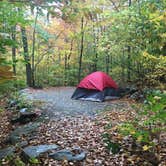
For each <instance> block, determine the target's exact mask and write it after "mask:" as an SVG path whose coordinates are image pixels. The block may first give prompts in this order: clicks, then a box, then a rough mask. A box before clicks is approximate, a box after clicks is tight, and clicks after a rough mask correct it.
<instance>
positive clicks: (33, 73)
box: [31, 8, 38, 87]
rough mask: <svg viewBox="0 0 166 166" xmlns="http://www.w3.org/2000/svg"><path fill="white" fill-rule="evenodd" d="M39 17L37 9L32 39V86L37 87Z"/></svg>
mask: <svg viewBox="0 0 166 166" xmlns="http://www.w3.org/2000/svg"><path fill="white" fill-rule="evenodd" d="M37 17H38V8H37V13H36V17H35V24H34V29H33V38H32V55H31V57H32V86H33V87H34V86H35V42H36V38H35V33H36V24H37Z"/></svg>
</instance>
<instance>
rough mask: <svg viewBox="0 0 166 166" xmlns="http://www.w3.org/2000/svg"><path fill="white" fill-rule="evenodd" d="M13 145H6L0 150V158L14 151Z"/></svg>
mask: <svg viewBox="0 0 166 166" xmlns="http://www.w3.org/2000/svg"><path fill="white" fill-rule="evenodd" d="M14 150H15V148H14V147H8V148H5V149H1V150H0V160H1V159H3V158H5V157H7V156H10V155H12V154H13V153H14Z"/></svg>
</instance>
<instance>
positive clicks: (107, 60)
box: [105, 54, 110, 74]
mask: <svg viewBox="0 0 166 166" xmlns="http://www.w3.org/2000/svg"><path fill="white" fill-rule="evenodd" d="M105 60H106V73H107V74H109V63H110V57H109V55H108V54H106V59H105Z"/></svg>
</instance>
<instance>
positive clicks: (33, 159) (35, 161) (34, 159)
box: [29, 158, 40, 164]
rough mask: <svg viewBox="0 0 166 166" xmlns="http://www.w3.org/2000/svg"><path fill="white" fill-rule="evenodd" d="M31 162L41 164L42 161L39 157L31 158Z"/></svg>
mask: <svg viewBox="0 0 166 166" xmlns="http://www.w3.org/2000/svg"><path fill="white" fill-rule="evenodd" d="M29 162H30V163H31V164H39V163H40V161H39V160H38V159H37V158H31V159H29Z"/></svg>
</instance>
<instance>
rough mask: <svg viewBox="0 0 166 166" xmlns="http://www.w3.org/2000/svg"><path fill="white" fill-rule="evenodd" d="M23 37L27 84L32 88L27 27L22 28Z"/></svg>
mask: <svg viewBox="0 0 166 166" xmlns="http://www.w3.org/2000/svg"><path fill="white" fill-rule="evenodd" d="M21 35H22V42H23V49H24V60H25V62H26V82H27V85H28V86H30V87H32V81H31V64H30V57H29V52H28V40H27V35H26V29H25V27H21Z"/></svg>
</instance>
